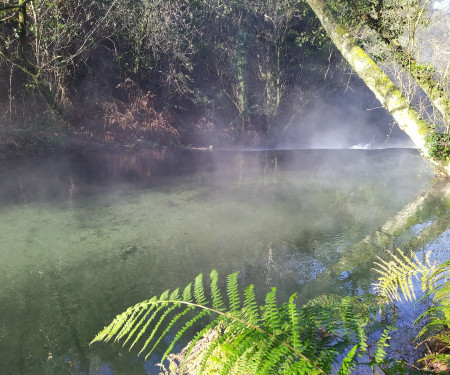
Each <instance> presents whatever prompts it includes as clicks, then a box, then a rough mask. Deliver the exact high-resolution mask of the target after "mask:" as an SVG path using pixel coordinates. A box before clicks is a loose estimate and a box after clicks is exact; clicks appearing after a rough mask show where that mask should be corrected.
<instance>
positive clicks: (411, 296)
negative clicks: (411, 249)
mask: <svg viewBox="0 0 450 375" xmlns="http://www.w3.org/2000/svg"><path fill="white" fill-rule="evenodd" d="M397 252H398V256H397V255H395V254H393V253H391V252H390V251H389V252H388V253H389V254H390V255H391V260H390V261H389V262H387V261H385V260H383V259H381V258H380V257H378V259H379V261H380V262H379V263H377V262H375V265H377V266H378V268H375V271H376V272H378V273H379V274H381V277H380V278H379V279H378V282H377V283H376V284H374V289H375V292H376V293H377V294H379V295H381V296H385V297H387V298H388V299H390V300H392V301H401V295H400V292H399V289H400V290H401V292H402V293H403V296H404V298H405V299H406V300H407V301H408V300H409V301H413V300H415V299H416V295H415V293H414V284H413V278H414V277H415V278H417V280H419V281H421V285H422V290H426V289H427V288H428V287H429V285H428V283H429V278H428V275H429V274H430V273H431V272H432V271H433V269H434V268H433V266H432V265H431V264H430V261H429V255H430V253H427V255H426V259H425V264H423V263H422V262H420V260H419V259H418V258H417V256H416V254H414V253H412V254H411V257H410V258H408V257H407V256H406V255H405V254H404V253H403V252H402V251H401V250H400V249H397ZM419 275H420V276H421V278H419Z"/></svg>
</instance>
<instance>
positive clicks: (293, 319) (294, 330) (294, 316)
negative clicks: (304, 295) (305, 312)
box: [288, 294, 300, 349]
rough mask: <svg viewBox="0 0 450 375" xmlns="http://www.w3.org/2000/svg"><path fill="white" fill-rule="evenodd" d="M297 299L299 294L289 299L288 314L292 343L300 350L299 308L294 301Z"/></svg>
mask: <svg viewBox="0 0 450 375" xmlns="http://www.w3.org/2000/svg"><path fill="white" fill-rule="evenodd" d="M296 298H297V294H293V295H292V296H291V298H289V302H288V313H289V330H290V342H291V345H292V346H293V347H294V348H295V349H299V348H300V333H299V331H298V325H299V320H298V319H299V314H298V311H297V306H296V305H295V303H294V299H296Z"/></svg>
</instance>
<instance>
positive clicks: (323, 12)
mask: <svg viewBox="0 0 450 375" xmlns="http://www.w3.org/2000/svg"><path fill="white" fill-rule="evenodd" d="M306 2H307V3H308V5H309V6H310V7H311V9H312V10H313V11H314V13H315V14H316V16H317V18H318V19H319V20H320V22H321V23H322V26H323V27H324V29H325V31H326V32H327V34H328V35H329V36H330V38H331V40H332V41H333V43H334V44H335V46H336V47H337V48H338V49H339V51H340V52H341V54H342V56H343V57H344V58H345V59H346V60H347V61H348V63H349V64H350V65H351V67H352V68H353V69H354V70H355V72H356V73H357V74H358V76H359V77H360V78H361V79H362V80H363V81H364V83H365V84H366V85H367V86H368V87H369V89H370V90H371V91H372V92H373V93H374V94H375V96H376V98H377V99H378V100H379V101H380V103H381V104H382V105H383V107H384V108H386V110H387V111H388V112H389V113H390V114H391V115H392V117H394V119H395V121H396V122H397V124H398V125H399V127H400V129H402V130H403V131H404V132H405V133H406V134H408V135H409V137H410V138H411V140H412V141H413V142H414V144H415V145H416V146H417V148H418V149H419V150H420V152H421V153H422V154H423V155H424V156H425V157H427V158H428V159H430V160H432V159H431V158H430V155H429V153H428V150H427V147H426V142H425V136H426V134H427V133H428V131H429V130H430V125H429V124H428V123H427V122H426V121H425V120H424V119H423V118H422V117H421V116H420V115H419V113H418V112H417V111H416V110H415V109H414V108H412V107H411V106H410V104H409V102H408V101H407V100H406V98H405V97H404V96H403V94H402V92H401V91H400V89H399V88H398V87H397V86H396V85H395V83H394V82H392V80H391V79H390V78H389V77H388V76H387V75H386V74H385V73H384V72H383V70H382V69H381V68H380V67H379V66H378V65H377V64H376V63H375V62H374V61H373V60H372V59H371V58H370V57H369V56H368V55H367V54H366V53H365V52H364V51H363V49H362V48H361V47H359V46H358V44H357V43H356V40H355V39H354V38H353V36H352V35H351V34H350V32H349V31H348V30H347V28H345V26H343V25H342V24H340V23H339V22H338V21H336V20H335V19H334V17H333V15H332V14H331V12H330V11H329V10H328V9H327V6H326V1H325V0H306ZM432 161H433V160H432ZM433 163H434V164H437V166H438V168H439V169H440V170H441V172H442V173H445V174H446V175H447V176H450V162H448V161H447V162H444V161H442V162H439V163H438V162H436V161H433Z"/></svg>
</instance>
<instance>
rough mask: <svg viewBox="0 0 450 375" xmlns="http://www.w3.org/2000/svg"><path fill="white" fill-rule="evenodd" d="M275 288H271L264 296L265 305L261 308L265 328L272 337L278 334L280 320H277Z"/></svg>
mask: <svg viewBox="0 0 450 375" xmlns="http://www.w3.org/2000/svg"><path fill="white" fill-rule="evenodd" d="M276 291H277V288H272V291H271V292H269V293H267V295H266V303H265V305H264V307H263V313H262V319H263V320H264V323H265V328H266V330H267V331H268V332H270V333H272V334H273V335H277V334H278V333H279V332H280V330H281V329H280V320H279V318H278V308H277V301H276Z"/></svg>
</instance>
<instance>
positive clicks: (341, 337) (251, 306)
mask: <svg viewBox="0 0 450 375" xmlns="http://www.w3.org/2000/svg"><path fill="white" fill-rule="evenodd" d="M237 276H238V274H237V273H234V274H231V275H228V277H227V279H226V280H227V283H226V291H227V295H226V297H228V298H227V299H228V301H229V303H228V306H226V305H225V303H224V302H223V301H224V300H225V299H224V298H223V295H222V292H221V291H220V289H219V287H218V280H219V278H218V273H217V271H215V270H213V271H212V272H211V274H210V279H211V280H210V286H209V292H208V293H206V291H205V288H204V285H203V277H202V275H201V274H200V275H199V276H197V277H196V278H195V281H194V286H192V284H189V285H188V286H187V287H186V288H185V289H184V291H183V295H182V297H180V296H179V290H178V289H176V290H174V291H173V292H170V291H166V292H164V293H163V294H162V295H161V296H160V297H159V298H156V297H153V298H152V299H150V300H147V301H144V302H141V303H138V304H137V305H135V306H133V307H131V308H129V309H127V310H126V311H125V312H124V313H122V314H120V315H118V316H117V317H116V318H115V319H114V320H113V322H112V323H111V324H110V325H109V326H108V327H105V328H104V329H103V330H102V331H101V332H100V333H99V334H98V335H97V336H96V337H95V338H94V340H92V342H91V344H92V343H94V342H97V341H110V340H112V339H113V338H114V339H115V341H120V340H124V345H128V346H129V347H130V349H131V348H132V347H133V346H135V345H136V344H137V343H140V342H142V343H141V349H140V351H139V353H140V354H141V353H142V354H143V355H144V356H145V358H147V357H148V356H149V355H150V354H151V353H153V352H154V351H155V350H156V348H157V347H158V346H159V345H160V344H161V341H162V340H163V338H164V337H168V336H169V334H170V332H174V334H172V336H173V339H172V340H171V342H170V343H169V344H168V346H167V348H166V350H165V351H164V354H163V355H162V361H164V359H165V358H166V357H167V356H168V355H169V353H170V352H171V351H172V350H173V348H174V346H175V344H176V343H177V342H179V341H180V340H181V339H182V338H183V337H184V336H186V335H187V332H188V331H191V330H193V329H195V331H196V333H190V334H189V336H190V337H191V338H192V337H193V339H192V340H191V342H190V343H189V344H188V345H187V347H186V348H185V349H184V350H183V355H182V357H183V358H182V360H181V361H180V364H179V366H180V367H181V371H185V372H186V373H195V374H202V373H207V374H242V373H245V374H258V375H259V374H274V373H280V374H325V373H327V372H329V371H330V370H331V366H332V364H333V363H334V362H335V361H337V360H338V358H340V353H342V352H343V351H344V350H346V351H348V354H347V356H345V358H344V359H343V360H342V365H341V371H340V373H341V374H348V373H349V371H350V370H351V369H352V368H353V366H354V365H355V364H356V363H357V360H356V357H357V355H359V354H361V353H364V352H365V351H366V348H367V343H366V341H367V338H366V335H365V334H364V328H365V327H366V325H367V324H368V322H369V321H370V318H371V319H374V318H375V317H376V316H377V306H378V304H377V302H376V300H375V299H374V298H372V299H370V298H367V299H364V298H359V297H358V298H352V297H345V298H340V297H336V296H322V297H319V298H316V299H314V300H312V301H310V302H309V303H308V304H307V305H305V306H304V307H303V308H300V309H299V308H298V307H297V306H296V305H295V303H294V300H295V298H296V296H295V294H294V295H292V296H291V298H290V299H289V301H288V302H286V303H284V304H282V305H281V306H278V305H277V302H276V289H275V288H272V289H271V291H270V292H269V293H267V295H266V298H265V302H264V303H263V304H261V305H258V303H257V301H256V298H255V293H254V287H253V285H250V286H248V287H246V288H245V289H244V292H243V299H241V296H240V292H239V285H238V279H237ZM208 298H210V299H211V302H209V301H208ZM207 316H211V318H210V319H209V322H208V321H206V322H204V323H202V326H203V328H201V327H200V326H199V324H198V323H200V322H201V321H202V320H204V318H206V317H207ZM199 327H200V328H199ZM206 338H208V340H206ZM130 343H131V345H130ZM171 362H172V361H171ZM172 363H173V362H172Z"/></svg>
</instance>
